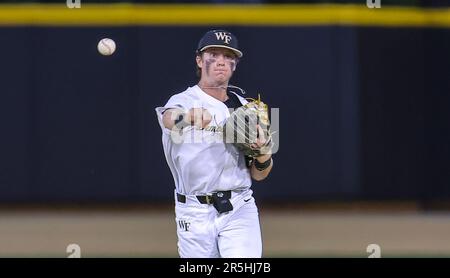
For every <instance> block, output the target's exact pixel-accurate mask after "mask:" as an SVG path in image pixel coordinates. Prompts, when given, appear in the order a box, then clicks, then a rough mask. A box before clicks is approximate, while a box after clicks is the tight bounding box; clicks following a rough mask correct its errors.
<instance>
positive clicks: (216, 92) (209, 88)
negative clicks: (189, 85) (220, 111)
mask: <svg viewBox="0 0 450 278" xmlns="http://www.w3.org/2000/svg"><path fill="white" fill-rule="evenodd" d="M198 86H199V87H200V88H201V89H202V90H203V91H204V92H205V93H207V94H208V95H210V96H212V97H213V98H215V99H218V100H220V101H222V102H224V101H226V100H227V99H228V95H227V86H228V84H223V85H220V86H217V85H216V86H213V85H208V84H205V83H203V82H201V81H200V82H199V83H198Z"/></svg>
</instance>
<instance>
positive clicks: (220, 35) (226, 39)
mask: <svg viewBox="0 0 450 278" xmlns="http://www.w3.org/2000/svg"><path fill="white" fill-rule="evenodd" d="M214 34H215V35H216V38H217V39H218V40H221V41H224V42H225V43H226V44H229V43H230V41H231V36H230V35H227V34H226V33H224V32H215V33H214Z"/></svg>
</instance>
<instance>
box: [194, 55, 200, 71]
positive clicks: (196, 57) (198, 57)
mask: <svg viewBox="0 0 450 278" xmlns="http://www.w3.org/2000/svg"><path fill="white" fill-rule="evenodd" d="M195 61H196V62H197V66H198V67H199V68H202V56H201V55H199V54H197V56H195Z"/></svg>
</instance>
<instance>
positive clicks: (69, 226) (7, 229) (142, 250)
mask: <svg viewBox="0 0 450 278" xmlns="http://www.w3.org/2000/svg"><path fill="white" fill-rule="evenodd" d="M261 224H262V232H263V240H264V256H265V257H367V256H368V255H369V254H368V253H367V252H366V248H367V246H368V245H369V244H372V243H374V244H378V245H379V246H380V248H381V255H382V256H385V257H386V256H419V257H421V256H427V257H428V256H450V213H445V212H441V213H437V212H435V213H419V212H416V211H400V212H399V211H397V212H360V211H322V212H318V211H304V210H294V209H292V210H269V209H265V210H262V211H261ZM0 235H1V236H0V256H2V257H67V256H68V255H69V254H68V253H67V252H66V247H67V246H68V245H69V244H71V243H75V244H78V245H79V246H80V248H81V256H82V257H177V249H176V233H175V221H174V214H173V211H172V208H171V207H167V208H163V209H156V210H155V209H139V210H123V211H121V210H120V209H114V210H98V209H94V210H89V209H85V210H58V209H51V210H50V209H37V210H30V209H26V210H12V211H11V210H4V209H3V210H1V211H0Z"/></svg>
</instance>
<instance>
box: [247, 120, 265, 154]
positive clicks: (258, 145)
mask: <svg viewBox="0 0 450 278" xmlns="http://www.w3.org/2000/svg"><path fill="white" fill-rule="evenodd" d="M256 129H257V131H258V133H257V134H258V136H257V138H256V142H255V143H253V144H251V145H250V147H251V148H252V149H260V148H262V147H263V146H264V145H265V144H267V141H268V140H267V138H266V136H265V134H264V130H263V129H262V128H261V126H260V125H256Z"/></svg>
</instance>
